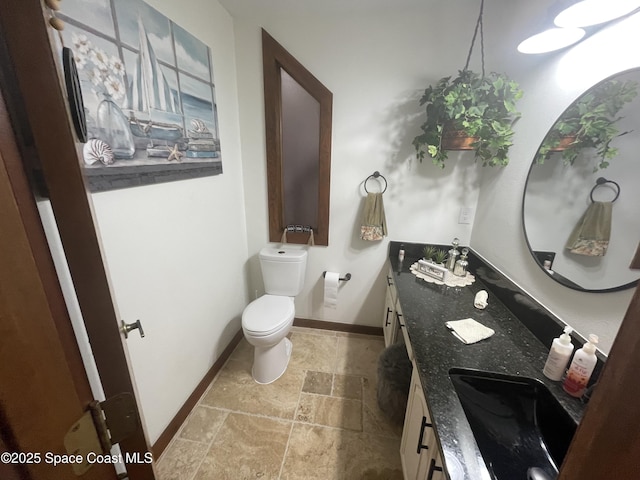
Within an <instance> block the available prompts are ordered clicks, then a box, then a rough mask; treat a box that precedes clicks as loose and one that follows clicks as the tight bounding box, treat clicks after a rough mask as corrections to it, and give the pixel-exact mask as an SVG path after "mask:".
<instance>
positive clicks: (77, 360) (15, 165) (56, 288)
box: [0, 46, 93, 403]
mask: <svg viewBox="0 0 640 480" xmlns="http://www.w3.org/2000/svg"><path fill="white" fill-rule="evenodd" d="M3 47H4V46H0V62H3V63H4V62H5V61H6V62H8V61H9V60H8V57H7V55H6V52H5V49H4V48H3ZM5 65H6V63H5ZM14 81H15V79H13V78H12V76H11V72H10V71H8V70H7V71H4V72H3V73H2V75H1V78H0V84H1V85H0V87H1V88H2V90H3V95H2V96H0V132H1V133H2V135H0V155H1V156H2V158H3V160H4V164H5V168H6V169H7V175H8V177H9V181H10V183H11V186H12V188H13V195H14V198H15V199H16V204H17V206H18V210H19V211H20V216H21V218H22V222H23V226H24V229H25V232H26V235H27V237H28V239H29V246H30V249H31V254H32V255H33V258H34V260H35V262H36V265H37V266H38V274H39V276H40V280H41V282H42V287H43V289H44V291H45V295H46V297H47V302H48V304H49V308H50V309H51V313H52V318H53V321H54V322H55V325H56V330H57V332H58V336H59V338H60V342H61V343H62V345H63V348H64V353H65V356H66V358H67V363H68V365H69V369H70V370H71V373H72V378H73V381H74V384H75V388H76V392H77V394H78V397H79V398H80V399H81V400H82V401H84V402H86V403H89V402H91V400H93V394H92V393H91V387H90V385H89V381H88V380H87V375H86V372H85V369H84V364H83V361H82V356H81V354H80V349H79V347H78V343H77V340H76V336H75V333H74V332H73V326H72V324H71V319H70V318H69V313H68V311H67V306H66V304H65V302H64V297H63V295H62V289H61V288H60V283H59V281H58V276H57V273H56V269H55V266H54V264H53V259H52V258H51V252H50V250H49V245H48V244H47V239H46V236H45V233H44V229H43V227H42V222H41V221H40V214H39V212H38V208H37V206H36V202H35V199H34V196H33V193H32V191H31V186H30V185H29V180H28V179H27V174H26V172H25V170H24V167H23V159H22V154H21V152H20V151H19V149H18V145H17V143H16V137H15V135H14V131H13V127H12V118H10V116H9V112H8V109H9V108H10V106H9V105H7V104H6V103H5V95H4V91H9V92H11V91H15V89H16V88H17V87H16V85H15V84H14ZM9 82H10V83H11V85H8V83H9ZM6 98H10V100H11V108H13V109H20V108H22V106H21V105H19V98H16V97H6ZM19 116H21V115H20V114H12V117H13V119H14V121H15V118H16V117H19ZM27 128H28V127H27Z"/></svg>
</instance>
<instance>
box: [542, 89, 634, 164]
mask: <svg viewBox="0 0 640 480" xmlns="http://www.w3.org/2000/svg"><path fill="white" fill-rule="evenodd" d="M637 89H638V84H637V82H634V81H631V80H629V81H626V82H621V81H618V80H609V81H606V82H603V83H601V84H600V85H598V86H596V87H594V88H592V89H591V90H589V91H588V92H587V93H586V94H584V95H582V96H581V97H580V98H579V99H578V100H576V101H575V102H574V103H573V104H572V105H571V106H570V107H569V108H568V109H567V110H565V112H564V113H563V114H562V115H561V116H560V118H559V119H558V121H557V122H556V123H555V124H554V125H553V127H552V128H551V130H550V131H549V133H548V134H547V136H546V137H545V139H544V141H543V142H542V145H541V146H540V148H539V149H538V153H537V154H536V158H535V160H536V163H544V161H545V160H547V159H548V158H549V157H550V156H551V155H552V154H553V153H554V152H562V159H563V160H564V162H565V163H566V164H569V165H573V162H574V161H575V160H576V158H578V155H579V154H580V152H582V150H584V149H585V148H592V149H595V152H596V154H597V155H598V157H599V161H598V164H597V165H596V166H595V167H594V172H595V171H597V170H598V169H602V168H607V167H608V166H609V160H611V159H612V158H614V157H615V156H616V155H617V154H618V149H617V148H615V147H612V146H611V141H612V140H613V139H614V138H616V137H619V136H622V135H625V134H627V133H629V132H622V133H620V132H619V130H618V126H617V125H616V124H617V123H618V121H620V120H621V119H622V117H620V116H618V113H619V112H620V110H621V109H622V107H624V105H625V104H626V103H628V102H630V101H631V100H633V99H634V98H635V97H636V95H637V93H638V92H637Z"/></svg>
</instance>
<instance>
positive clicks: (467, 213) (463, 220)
mask: <svg viewBox="0 0 640 480" xmlns="http://www.w3.org/2000/svg"><path fill="white" fill-rule="evenodd" d="M472 218H473V208H471V207H460V216H459V217H458V223H460V224H469V223H471V219H472Z"/></svg>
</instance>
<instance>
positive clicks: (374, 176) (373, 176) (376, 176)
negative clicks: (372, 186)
mask: <svg viewBox="0 0 640 480" xmlns="http://www.w3.org/2000/svg"><path fill="white" fill-rule="evenodd" d="M372 178H382V180H384V189H383V190H382V192H380V193H384V192H386V191H387V179H386V178H384V175H382V174H381V173H380V172H379V171H377V170H376V171H375V172H373V173H372V174H371V175H369V176H368V177H367V178H366V179H365V181H364V191H365V192H367V193H369V190H367V182H368V181H369V180H371V179H372Z"/></svg>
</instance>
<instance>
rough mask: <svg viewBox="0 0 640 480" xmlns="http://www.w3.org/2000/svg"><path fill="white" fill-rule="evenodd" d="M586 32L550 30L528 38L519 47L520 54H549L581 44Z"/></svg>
mask: <svg viewBox="0 0 640 480" xmlns="http://www.w3.org/2000/svg"><path fill="white" fill-rule="evenodd" d="M584 35H585V31H584V30H583V29H581V28H550V29H548V30H545V31H544V32H541V33H538V34H536V35H533V36H532V37H529V38H527V39H526V40H524V41H522V42H521V43H520V45H518V51H519V52H520V53H530V54H533V53H547V52H553V51H554V50H560V49H561V48H564V47H568V46H569V45H573V44H574V43H577V42H579V41H580V40H581V39H582V37H584Z"/></svg>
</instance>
